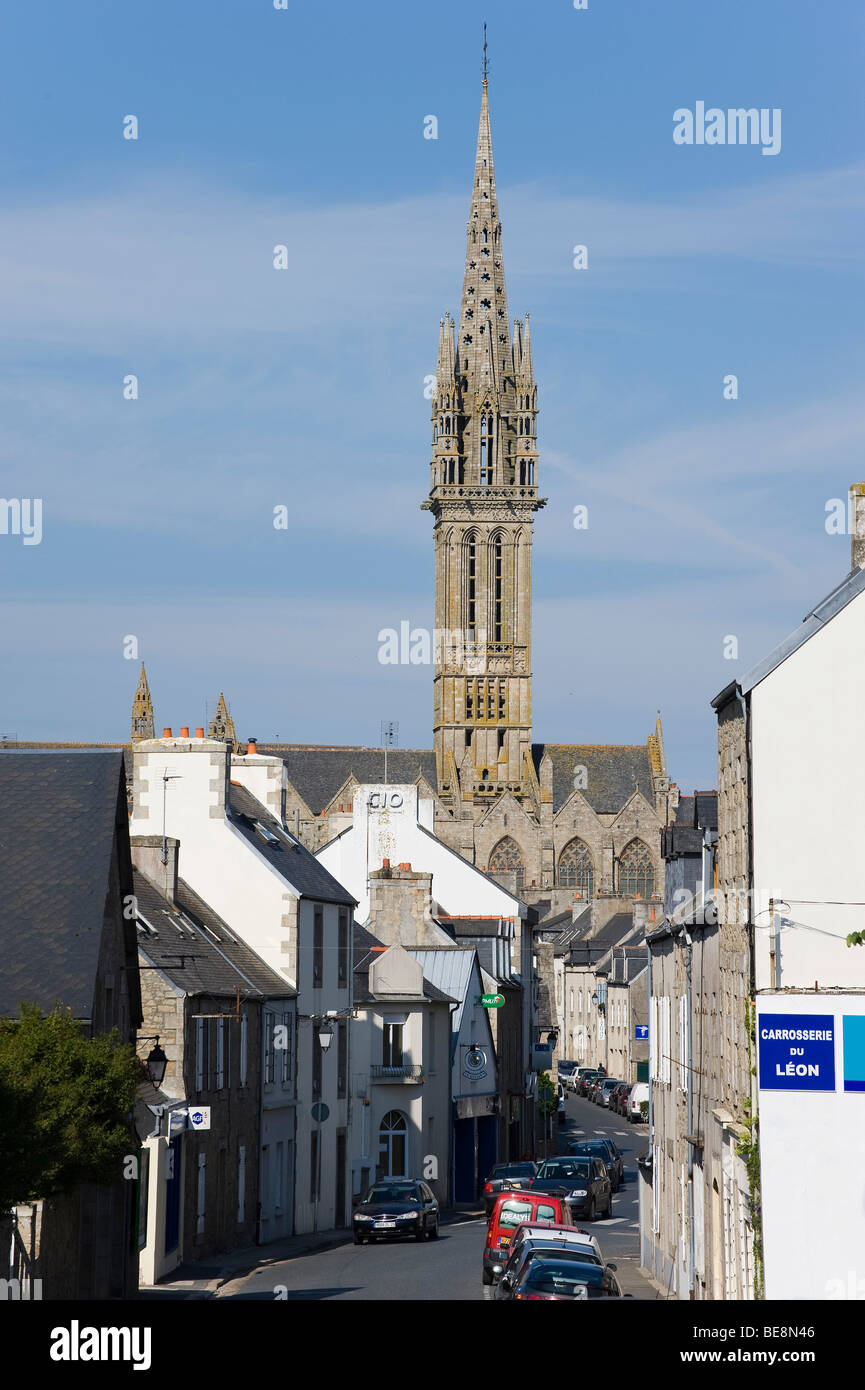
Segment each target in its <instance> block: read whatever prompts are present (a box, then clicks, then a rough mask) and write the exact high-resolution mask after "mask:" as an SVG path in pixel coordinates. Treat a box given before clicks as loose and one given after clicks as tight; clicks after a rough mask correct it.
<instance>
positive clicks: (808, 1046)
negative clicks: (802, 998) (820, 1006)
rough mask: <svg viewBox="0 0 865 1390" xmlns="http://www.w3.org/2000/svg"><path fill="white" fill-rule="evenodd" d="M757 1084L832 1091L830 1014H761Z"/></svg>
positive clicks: (832, 1028)
mask: <svg viewBox="0 0 865 1390" xmlns="http://www.w3.org/2000/svg"><path fill="white" fill-rule="evenodd" d="M757 1055H758V1058H759V1085H760V1089H761V1090H763V1091H834V1090H835V1019H834V1017H833V1015H832V1014H760V1017H759V1019H758V1022H757Z"/></svg>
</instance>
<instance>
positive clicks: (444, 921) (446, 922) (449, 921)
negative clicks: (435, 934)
mask: <svg viewBox="0 0 865 1390" xmlns="http://www.w3.org/2000/svg"><path fill="white" fill-rule="evenodd" d="M434 918H435V921H436V922H437V923H438V925H439V926H440V927H443V928H444V930H445V931H446V932H450V933H451V935H452V936H500V935H501V934H502V933H501V926H502V921H506V922H508V925H509V926H510V919H509V918H507V917H505V918H501V917H448V916H446V915H445V914H443V913H435V914H434ZM511 931H513V928H511Z"/></svg>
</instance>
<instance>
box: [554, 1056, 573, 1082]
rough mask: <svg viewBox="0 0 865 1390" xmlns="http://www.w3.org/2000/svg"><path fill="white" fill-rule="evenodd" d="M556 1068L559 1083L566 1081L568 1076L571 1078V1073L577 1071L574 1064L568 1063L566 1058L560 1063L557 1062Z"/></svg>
mask: <svg viewBox="0 0 865 1390" xmlns="http://www.w3.org/2000/svg"><path fill="white" fill-rule="evenodd" d="M556 1066H557V1067H558V1071H559V1080H560V1081H566V1080H567V1078H568V1077H569V1076H572V1075H573V1073H574V1072H575V1071H576V1070H577V1064H576V1062H569V1061H568V1060H567V1058H564V1059H562V1061H560V1062H557V1063H556Z"/></svg>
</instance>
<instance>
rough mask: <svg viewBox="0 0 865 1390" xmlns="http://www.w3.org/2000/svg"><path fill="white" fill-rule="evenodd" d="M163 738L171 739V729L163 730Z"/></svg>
mask: <svg viewBox="0 0 865 1390" xmlns="http://www.w3.org/2000/svg"><path fill="white" fill-rule="evenodd" d="M162 737H163V738H171V730H170V729H163V730H162Z"/></svg>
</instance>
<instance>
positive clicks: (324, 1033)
mask: <svg viewBox="0 0 865 1390" xmlns="http://www.w3.org/2000/svg"><path fill="white" fill-rule="evenodd" d="M318 1041H319V1046H320V1047H321V1050H322V1052H327V1049H328V1048H329V1047H330V1045H331V1043H332V1042H333V1024H332V1023H331V1021H330V1019H329V1018H324V1019H322V1021H321V1023H320V1024H319V1026H318Z"/></svg>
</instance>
